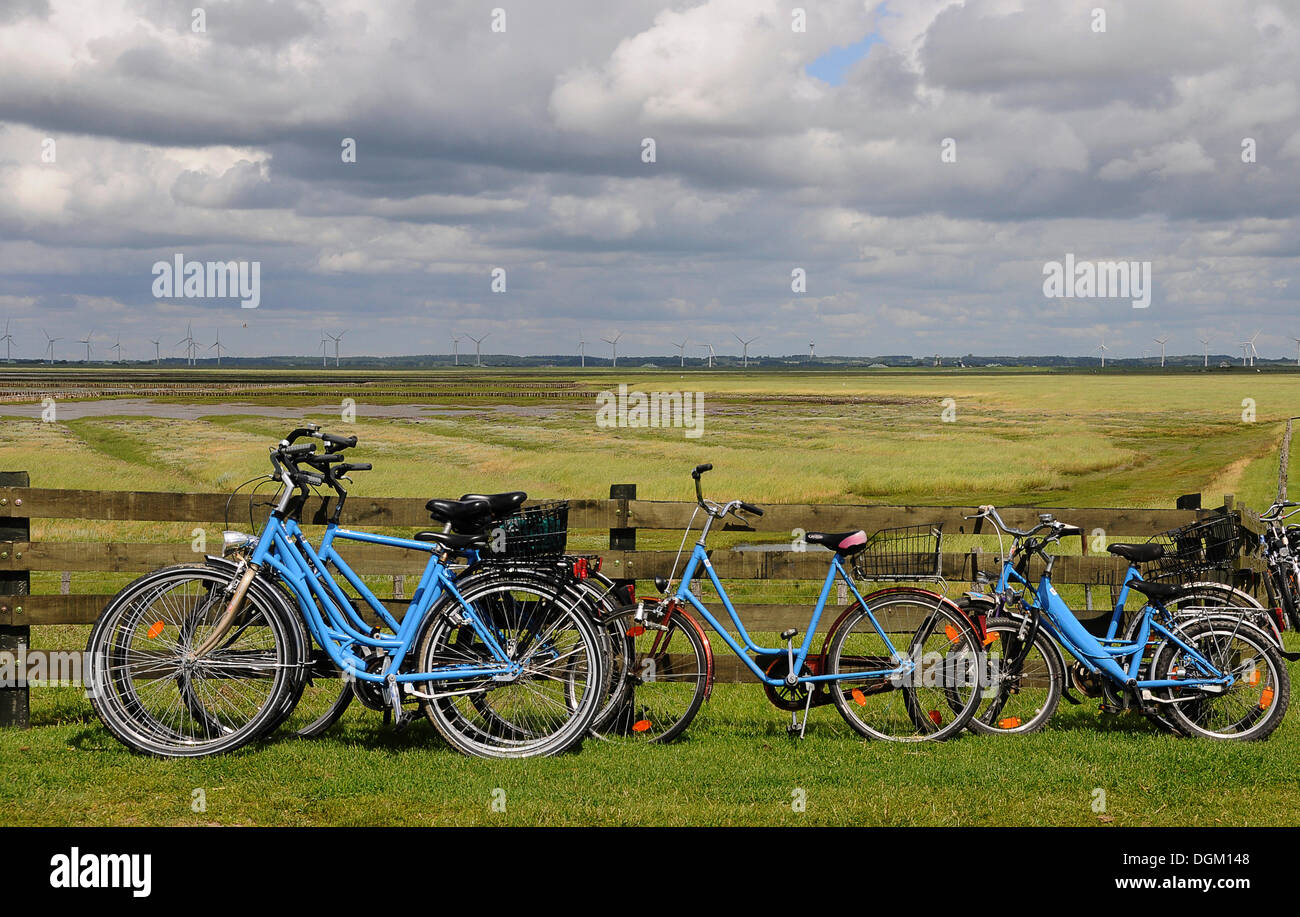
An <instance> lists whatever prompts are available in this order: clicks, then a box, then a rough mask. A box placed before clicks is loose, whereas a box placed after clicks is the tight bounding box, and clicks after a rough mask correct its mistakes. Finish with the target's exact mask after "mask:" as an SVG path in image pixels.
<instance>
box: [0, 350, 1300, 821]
mask: <svg viewBox="0 0 1300 917" xmlns="http://www.w3.org/2000/svg"><path fill="white" fill-rule="evenodd" d="M474 378H475V379H476V380H479V381H480V383H481V384H484V385H490V384H492V382H493V381H500V380H502V379H504V378H505V377H504V376H500V375H495V374H493V375H487V374H484V375H480V376H475V377H474ZM513 378H527V379H534V380H537V379H542V380H545V379H551V378H559V379H575V378H576V379H578V381H580V382H582V383H583V384H585V385H586V386H587V387H588V388H589V394H588V396H586V397H580V398H573V399H557V400H544V401H527V400H524V399H510V398H502V399H500V400H499V401H491V400H488V401H486V402H485V399H481V398H475V399H468V398H465V399H461V400H459V401H458V400H456V398H455V396H450V395H431V396H430V397H429V399H428V400H429V402H430V403H431V404H436V405H437V406H438V408H439V409H445V411H446V412H447V413H441V414H437V415H430V416H423V417H404V418H383V417H379V416H377V413H378V412H377V408H378V406H379V405H380V403H381V401H380V400H376V401H374V402H368V401H367V400H366V398H365V395H364V387H353V388H350V389H349V388H344V387H340V388H339V389H338V391H337V392H336V393H335V394H337V396H338V397H337V398H327V397H324V396H322V397H319V398H311V399H307V400H306V401H297V402H296V401H294V400H292V399H286V398H283V397H278V398H277V397H246V396H244V395H242V394H241V395H240V396H239V397H238V398H237V400H238V401H239V402H241V403H249V404H255V405H258V406H260V407H262V408H267V409H272V408H274V409H276V410H283V411H284V412H285V418H277V417H266V416H257V415H256V414H253V413H249V412H247V411H243V412H241V411H239V410H234V409H232V410H231V411H229V412H228V413H227V412H225V411H221V410H219V411H218V412H217V413H215V414H212V415H210V416H205V417H202V418H199V419H180V418H171V417H168V416H167V411H166V410H164V409H162V408H163V407H166V405H169V404H174V403H175V402H174V401H173V400H171V399H169V400H167V401H166V402H160V405H161V407H160V409H159V410H158V411H156V412H153V413H151V414H150V415H149V416H129V417H128V416H120V415H117V416H115V415H113V414H112V413H105V412H104V411H105V410H111V408H106V407H105V406H103V405H101V406H100V407H101V408H102V409H103V410H101V411H100V413H99V414H98V415H97V416H88V417H82V418H80V419H71V418H69V419H67V420H66V421H62V422H54V423H42V422H40V421H39V420H36V419H32V418H30V417H28V418H20V417H17V416H16V415H13V414H10V415H8V416H5V413H6V409H5V408H4V407H0V418H2V419H3V428H4V430H5V433H6V435H5V436H4V437H3V439H2V440H0V468H3V469H14V470H17V469H22V470H28V471H30V472H31V476H32V483H33V485H34V486H38V487H84V488H102V489H149V490H174V491H186V490H191V491H192V490H221V489H230V488H233V487H234V485H235V484H237V483H239V482H241V481H243V480H245V479H247V478H250V477H252V476H254V475H255V474H258V473H261V472H262V471H263V470H264V466H265V462H266V459H265V456H266V446H267V445H268V444H269V443H271V442H273V441H274V440H276V439H278V438H279V437H280V436H281V435H282V434H283V433H284V431H285V430H287V429H288V428H289V427H291V426H293V425H294V424H293V419H294V418H299V417H301V416H302V414H304V413H310V414H311V415H312V419H315V420H317V421H318V422H320V423H322V424H323V425H325V426H326V428H327V429H337V428H341V427H342V424H341V422H340V421H339V418H338V416H337V415H330V414H328V413H325V412H324V411H323V410H322V405H324V404H327V403H330V402H332V401H338V400H339V399H341V398H344V397H351V398H354V399H355V400H356V402H357V404H356V412H357V416H356V422H355V424H354V425H352V426H351V427H349V428H348V432H355V433H356V434H357V435H358V437H359V438H360V440H361V444H362V445H361V447H360V448H359V449H358V451H357V458H358V460H365V461H373V462H374V464H375V466H376V470H375V471H374V472H372V473H369V474H367V475H364V476H362V475H358V476H357V477H358V482H357V485H356V488H355V492H356V493H358V494H360V495H393V496H399V495H400V496H455V495H458V494H460V493H461V492H464V491H468V490H483V489H505V488H518V489H523V490H527V491H529V492H530V493H531V494H533V495H534V496H538V497H569V498H584V497H603V496H606V495H607V493H608V487H609V485H610V484H611V483H625V482H635V483H637V485H638V495H639V496H640V497H642V498H647V499H666V500H685V499H689V498H690V496H691V481H690V478H689V476H688V472H689V470H690V468H691V467H692V466H693V465H695V464H696V463H698V462H701V461H709V462H712V463H714V465H715V466H716V471H715V472H714V473H713V474H711V475H710V476H709V477H708V478H707V479H706V480H707V483H708V489H709V492H710V493H712V494H716V495H718V496H726V497H730V496H736V497H741V498H744V499H748V500H752V501H754V502H758V503H764V502H767V503H773V502H800V503H802V502H864V503H867V502H869V503H906V502H911V503H931V504H964V505H968V504H973V503H980V502H994V503H1014V502H1031V503H1038V504H1043V505H1061V506H1070V505H1073V506H1139V507H1172V505H1173V500H1174V497H1175V496H1176V495H1178V494H1182V493H1189V492H1196V491H1199V492H1201V493H1203V494H1204V500H1205V504H1206V505H1207V506H1208V505H1215V504H1217V503H1219V502H1220V501H1221V499H1222V496H1223V495H1224V494H1226V493H1231V494H1234V495H1235V496H1236V498H1237V499H1238V501H1240V502H1244V503H1246V504H1248V505H1250V506H1252V507H1255V508H1262V507H1263V506H1265V505H1267V503H1268V502H1269V500H1270V498H1271V496H1272V494H1273V491H1274V489H1275V488H1276V479H1277V448H1278V444H1279V441H1280V438H1281V435H1282V430H1283V423H1284V421H1285V419H1286V417H1288V416H1289V415H1291V414H1294V413H1300V376H1297V375H1292V374H1284V373H1267V374H1254V375H1247V374H1245V373H1231V374H1219V375H1215V374H1210V375H1202V374H1170V375H1167V376H1161V375H1155V374H1144V375H1140V376H1139V375H1131V376H1130V375H1109V374H1108V375H1104V376H1103V375H1094V374H1055V375H1046V374H1045V375H1037V374H1032V373H1015V372H1004V373H985V374H980V375H961V374H956V373H938V372H936V373H892V374H875V373H870V372H844V373H834V372H825V373H789V374H774V373H767V374H762V375H759V374H753V375H749V376H746V375H743V374H740V373H712V374H706V373H700V372H694V373H693V372H690V371H687V372H685V373H678V372H669V371H662V370H661V371H650V370H631V371H629V372H627V373H623V372H622V371H620V373H619V375H618V376H615V375H613V374H612V373H610V372H608V371H604V372H593V373H591V374H590V376H582V377H578V376H576V375H575V374H573V373H571V372H563V373H550V374H547V373H542V372H533V373H521V374H517V375H516V376H515V377H513ZM620 381H622V382H626V383H628V385H629V387H630V388H632V389H639V390H642V391H654V390H674V389H680V390H688V391H696V390H702V391H704V392H705V406H706V415H705V426H704V434H703V435H702V436H701V437H700V438H699V439H690V438H687V437H685V436H683V432H682V430H680V429H672V428H668V429H644V430H630V429H607V428H600V427H598V426H597V425H596V423H595V401H594V394H595V392H597V391H600V390H601V389H603V388H606V387H611V386H613V385H616V384H617V383H618V382H620ZM792 396H797V397H792ZM949 398H951V399H953V404H955V411H956V419H955V422H952V423H947V422H944V421H943V420H942V419H941V414H942V412H943V411H944V407H945V405H944V403H943V402H944V399H949ZM1246 399H1250V400H1251V401H1252V402H1253V405H1254V411H1255V414H1254V419H1253V420H1246V419H1244V418H1243V410H1245V408H1244V407H1243V401H1245V400H1246ZM34 400H39V395H37V396H36V397H35V398H34ZM210 401H211V399H208V400H207V402H205V403H210ZM1248 404H1249V402H1248ZM308 409H310V410H308ZM368 410H369V411H370V412H371V413H368ZM300 412H301V413H300ZM67 413H72V412H71V411H68V412H67ZM1297 449H1300V446H1297ZM1298 469H1300V460H1296V459H1295V458H1294V455H1293V460H1292V467H1291V473H1292V474H1293V475H1294V474H1296V473H1297V470H1298ZM1066 521H1069V520H1066ZM32 529H33V532H32V534H33V539H34V540H52V539H65V540H74V541H87V540H94V539H97V538H104V539H110V538H111V539H113V540H121V541H132V540H136V541H144V540H157V541H164V540H169V539H174V538H184V539H185V540H187V541H188V540H189V537H190V534H189V533H190V529H191V527H190V526H181V525H165V524H149V523H132V524H125V523H107V522H97V521H75V520H73V521H58V522H54V521H48V522H47V521H42V520H36V521H33V524H32ZM603 538H604V535H603V533H598V532H587V533H576V534H575V535H574V537H573V538H572V539H571V543H572V544H573V545H574V546H575V547H578V548H582V549H597V548H600V547H602V546H603ZM679 538H680V535H679V534H674V533H670V532H663V533H649V532H646V533H642V534H641V536H640V537H639V539H638V546H640V547H669V546H671V547H675V546H676V544H677V541H678V539H679ZM57 578H58V574H57V573H48V574H38V575H35V576H34V577H33V589H34V591H57V588H58V584H57ZM129 578H130V577H128V576H124V575H117V576H115V575H112V574H109V575H97V574H88V573H79V574H74V577H73V590H74V591H77V592H103V591H109V590H110V589H111V588H114V587H116V586H117V585H120V584H121V583H122V582H124V581H125V580H127V579H129ZM84 633H85V628H73V627H66V628H65V627H59V628H54V627H51V628H37V629H36V631H35V633H34V637H33V642H34V645H35V646H38V647H41V646H43V647H68V646H72V645H76V644H77V643H78V641H82V642H84ZM714 645H715V650H719V651H721V650H723V649H724V648H723V647H721V641H720V640H717V639H715V640H714ZM1292 648H1295V647H1294V646H1293V647H1292ZM1292 674H1293V678H1300V671H1296V670H1294V669H1293V673H1292ZM787 716H788V715H787V714H783V713H782V712H780V711H778V710H776V709H775V708H773V707H771V706H770V705H768V703H767V702H766V700H765V698H764V697H763V694H762V692H761V690H760V689H759V688H758V687H757V686H753V685H720V686H718V688H717V690H716V692H715V694H714V697H713V699H712V700H711V701H710V703H709V704H708V705H707V706H706V707H705V708H704V710H703V711H702V713H701V715H700V716H699V718H698V719H697V720H696V722H695V724H694V725H693V726H692V728H691V730H690V731H689V732H688V733H687V737H686V738H685V740H684V741H682V742H680V743H678V744H675V745H672V746H668V747H662V748H659V747H654V748H638V747H628V746H625V745H609V744H604V743H600V742H595V741H589V742H587V743H586V745H585V746H584V748H583V749H582V750H581V752H579V753H577V754H571V755H566V756H563V757H560V758H555V759H547V760H532V761H523V762H488V761H480V760H471V759H467V758H464V757H462V756H460V755H458V754H456V753H454V752H452V751H450V750H449V749H447V748H446V747H445V746H444V745H443V744H442V743H441V742H440V741H439V739H438V738H437V737H436V735H435V733H434V731H433V729H432V728H431V727H430V726H429V725H428V724H425V723H419V724H416V725H415V726H414V727H412V728H411V729H410V730H409V731H407V732H404V733H401V734H394V733H393V732H392V731H390V730H387V729H385V728H384V727H383V726H382V725H381V722H380V715H379V714H377V713H373V712H369V711H362V710H356V709H354V710H353V711H350V713H349V715H348V717H347V718H346V719H345V721H344V723H343V724H341V725H340V727H338V728H336V730H335V731H334V732H332V733H330V734H328V735H327V736H325V737H324V738H322V739H320V740H317V741H315V742H300V741H294V740H287V739H285V740H275V741H271V742H267V743H264V744H261V745H259V746H256V747H252V748H246V749H244V750H241V751H240V752H237V753H235V754H233V755H230V756H227V757H223V758H217V759H210V760H202V761H191V762H172V761H154V760H148V759H144V758H140V757H137V756H134V755H131V754H130V753H128V752H127V751H126V750H125V749H124V748H122V747H121V746H120V745H119V744H118V743H117V742H116V741H115V740H114V739H113V738H112V737H111V736H110V735H109V734H108V733H107V732H106V731H105V730H104V729H102V728H101V727H100V726H99V725H98V722H97V720H96V719H95V718H94V716H93V714H92V713H91V711H90V707H89V704H88V703H87V702H86V701H85V699H84V698H83V697H82V696H81V693H80V692H79V690H77V689H72V688H44V689H42V688H38V689H34V690H33V693H32V719H33V723H34V728H33V729H31V730H28V731H24V732H18V731H7V732H3V733H0V823H4V824H60V825H83V824H95V825H99V824H112V825H115V824H123V825H136V824H144V825H155V824H167V825H170V824H178V825H188V824H267V825H305V824H388V823H392V824H509V825H525V824H592V823H594V824H637V825H643V824H645V825H649V824H669V825H686V824H691V825H721V824H726V825H735V824H764V825H765V824H800V825H802V824H808V825H811V824H885V825H965V824H1013V825H1021V824H1033V825H1089V824H1119V825H1286V824H1296V823H1297V818H1296V816H1295V814H1294V813H1295V812H1296V811H1297V806H1298V805H1300V777H1297V776H1296V775H1297V774H1300V768H1297V766H1296V765H1297V764H1298V763H1300V761H1297V759H1298V758H1300V744H1298V743H1297V739H1298V738H1300V735H1298V729H1297V726H1296V724H1295V717H1296V715H1295V714H1294V713H1292V714H1290V715H1289V716H1288V718H1287V721H1286V722H1285V723H1284V724H1283V726H1282V728H1281V729H1279V730H1278V731H1277V732H1276V733H1275V734H1274V735H1273V737H1272V738H1271V739H1270V740H1269V741H1267V742H1265V743H1257V744H1250V745H1227V744H1211V743H1207V742H1198V741H1193V740H1188V739H1177V738H1174V737H1172V736H1169V735H1166V734H1163V733H1161V732H1158V731H1156V730H1155V729H1154V728H1153V727H1151V726H1149V725H1148V724H1147V723H1146V722H1145V721H1144V720H1142V719H1141V718H1139V717H1136V716H1120V717H1113V716H1101V715H1099V713H1098V711H1097V705H1096V702H1095V701H1092V702H1088V703H1087V704H1085V705H1084V706H1082V707H1077V708H1076V707H1069V706H1068V705H1066V704H1064V703H1063V704H1062V709H1061V711H1060V712H1059V713H1058V715H1057V718H1056V719H1055V720H1054V721H1053V722H1052V724H1051V725H1050V727H1049V728H1048V730H1047V731H1045V732H1044V733H1042V734H1040V735H1036V736H1030V737H1024V738H1005V739H993V738H976V737H973V736H966V737H963V738H961V739H960V740H957V741H953V742H950V743H945V744H941V745H926V746H899V745H890V744H884V743H869V742H865V741H863V740H861V739H858V738H857V737H856V736H855V735H854V734H852V733H850V731H849V730H848V728H847V727H846V726H845V725H844V724H843V723H842V722H841V721H840V720H839V717H838V714H836V712H835V711H834V708H832V707H826V708H821V709H818V710H816V711H814V713H813V716H812V719H811V721H810V726H809V731H808V736H807V738H805V739H804V740H803V741H802V742H799V741H794V740H791V739H789V738H788V737H787V736H786V733H785V724H786V722H788V720H787V719H785V717H787ZM498 789H500V790H503V791H504V794H505V795H504V798H505V811H504V812H498V811H494V809H493V806H492V803H493V801H494V799H498V800H499V799H500V798H501V794H500V793H496V794H495V795H494V791H496V790H498ZM196 790H202V791H203V793H202V796H203V798H204V800H205V802H206V810H205V811H197V812H196V811H193V808H192V802H193V800H194V795H195V791H196ZM1098 790H1100V791H1104V796H1105V800H1104V803H1105V804H1104V811H1097V810H1096V808H1097V807H1098V805H1099V802H1100V799H1101V796H1100V794H1099V793H1098V792H1097V791H1098ZM797 791H802V798H804V799H805V800H806V808H805V810H804V811H802V812H800V811H795V808H794V807H793V806H792V803H793V802H794V801H795V800H796V798H799V797H800V795H801V794H800V793H798V792H797Z"/></svg>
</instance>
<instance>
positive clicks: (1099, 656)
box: [996, 558, 1234, 689]
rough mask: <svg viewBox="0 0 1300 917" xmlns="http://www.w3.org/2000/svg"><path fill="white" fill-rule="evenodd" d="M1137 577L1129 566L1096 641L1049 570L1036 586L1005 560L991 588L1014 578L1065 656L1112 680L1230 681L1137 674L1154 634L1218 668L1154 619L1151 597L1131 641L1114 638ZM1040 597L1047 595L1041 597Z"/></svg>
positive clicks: (1149, 684) (1154, 684) (1227, 680)
mask: <svg viewBox="0 0 1300 917" xmlns="http://www.w3.org/2000/svg"><path fill="white" fill-rule="evenodd" d="M1141 579H1142V575H1141V574H1140V573H1139V572H1138V570H1137V568H1136V567H1133V566H1130V567H1129V569H1128V573H1127V574H1126V575H1125V577H1124V583H1123V585H1122V586H1121V587H1120V593H1119V598H1118V599H1117V600H1116V602H1115V610H1114V612H1113V613H1112V615H1111V620H1110V625H1109V627H1108V628H1107V631H1106V636H1105V637H1104V638H1102V639H1100V640H1099V639H1098V638H1097V637H1095V636H1093V635H1092V634H1091V633H1089V632H1088V630H1087V629H1086V628H1085V627H1084V626H1083V624H1081V623H1080V621H1079V619H1078V618H1077V617H1075V614H1074V612H1073V611H1071V610H1070V606H1068V605H1067V604H1065V601H1064V600H1063V599H1062V598H1061V597H1060V595H1058V594H1057V592H1056V587H1055V586H1053V585H1052V580H1051V574H1050V571H1044V572H1043V575H1042V577H1041V578H1040V580H1039V584H1038V586H1037V587H1036V588H1035V587H1034V586H1033V585H1031V584H1030V582H1029V581H1028V580H1027V579H1026V578H1025V577H1024V576H1022V575H1021V574H1020V572H1019V571H1018V570H1017V569H1016V567H1015V562H1014V560H1012V559H1011V558H1007V559H1006V560H1004V561H1003V564H1002V574H1001V576H999V577H998V583H997V587H996V589H997V593H998V594H999V595H1004V594H1005V593H1006V592H1007V589H1008V587H1009V586H1010V584H1011V583H1012V582H1013V581H1014V582H1016V583H1018V584H1019V585H1021V586H1023V587H1024V591H1023V592H1021V594H1020V601H1021V602H1022V603H1023V604H1024V605H1025V607H1026V608H1028V609H1030V610H1031V611H1035V612H1038V613H1039V614H1040V621H1041V625H1042V626H1043V627H1044V628H1046V629H1047V632H1048V634H1049V635H1051V636H1052V637H1053V638H1054V639H1055V640H1056V641H1057V643H1059V644H1060V645H1061V646H1063V647H1065V648H1066V649H1067V650H1069V652H1070V654H1071V655H1072V656H1074V658H1075V659H1077V660H1078V661H1079V662H1080V663H1081V664H1082V665H1083V666H1084V668H1086V669H1087V670H1088V671H1089V672H1091V673H1093V674H1096V673H1098V672H1100V673H1103V674H1104V675H1105V676H1106V677H1107V678H1109V679H1110V680H1111V681H1112V682H1114V683H1115V684H1118V685H1125V686H1129V687H1133V688H1139V689H1141V688H1171V687H1195V686H1197V685H1230V684H1232V682H1233V681H1234V679H1233V677H1232V676H1231V675H1223V674H1218V675H1217V676H1216V677H1213V678H1184V679H1178V680H1173V679H1139V678H1138V671H1139V669H1140V668H1141V667H1142V657H1143V653H1144V650H1145V649H1146V646H1147V643H1148V641H1149V640H1150V639H1151V638H1152V636H1153V635H1158V636H1160V637H1163V638H1164V639H1166V640H1170V641H1172V642H1173V643H1174V644H1175V645H1176V646H1178V647H1179V648H1180V649H1181V650H1182V651H1183V652H1185V653H1187V654H1188V656H1189V658H1191V659H1192V660H1193V661H1194V662H1195V663H1196V664H1197V665H1198V666H1205V669H1204V671H1208V672H1215V673H1218V671H1219V670H1218V669H1217V668H1216V667H1215V666H1214V665H1212V664H1211V663H1210V662H1209V660H1207V659H1206V658H1205V657H1204V656H1202V655H1201V654H1200V653H1198V652H1197V651H1196V650H1195V649H1194V648H1192V647H1190V646H1188V645H1187V644H1186V643H1185V642H1184V641H1183V640H1181V639H1180V638H1179V637H1178V635H1177V634H1176V633H1175V632H1174V631H1172V630H1170V629H1169V628H1167V627H1165V625H1164V624H1162V623H1161V622H1160V621H1158V620H1156V619H1155V613H1156V610H1157V609H1156V607H1155V606H1153V605H1152V604H1151V602H1150V601H1148V602H1146V603H1145V604H1144V605H1143V606H1142V611H1141V614H1142V620H1141V624H1140V625H1139V627H1138V631H1137V634H1136V639H1135V640H1134V641H1133V642H1132V643H1126V642H1124V641H1122V640H1118V639H1116V636H1115V634H1116V631H1117V630H1118V628H1119V622H1120V617H1121V615H1122V612H1123V609H1124V604H1125V602H1126V601H1127V600H1128V594H1129V583H1131V582H1133V581H1134V580H1141ZM1044 596H1045V597H1046V599H1045V600H1044ZM1124 659H1127V660H1128V668H1127V669H1125V668H1123V667H1122V666H1121V665H1120V664H1119V661H1120V660H1124Z"/></svg>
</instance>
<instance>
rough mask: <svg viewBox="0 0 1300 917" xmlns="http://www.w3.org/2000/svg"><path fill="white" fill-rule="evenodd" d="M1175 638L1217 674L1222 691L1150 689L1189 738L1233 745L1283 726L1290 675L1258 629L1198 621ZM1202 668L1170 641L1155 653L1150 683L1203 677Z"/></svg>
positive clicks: (1205, 672)
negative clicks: (1223, 681)
mask: <svg viewBox="0 0 1300 917" xmlns="http://www.w3.org/2000/svg"><path fill="white" fill-rule="evenodd" d="M1177 635H1178V637H1179V638H1180V639H1181V640H1182V641H1183V642H1184V643H1186V644H1187V645H1188V646H1189V647H1191V648H1192V649H1195V650H1196V652H1197V653H1199V654H1200V655H1201V656H1203V657H1204V658H1205V659H1206V660H1207V661H1208V662H1209V663H1210V665H1212V666H1214V668H1216V669H1217V670H1218V671H1219V672H1220V673H1222V674H1225V675H1227V674H1230V675H1232V676H1233V679H1234V680H1233V682H1232V684H1230V685H1228V686H1227V687H1226V688H1214V689H1210V688H1203V687H1197V686H1189V687H1186V688H1181V687H1172V688H1161V689H1155V690H1154V691H1153V692H1152V693H1153V694H1155V695H1156V696H1157V697H1158V698H1160V699H1161V700H1164V701H1166V702H1167V703H1165V704H1162V705H1161V706H1162V707H1165V708H1166V709H1167V710H1168V711H1169V716H1170V718H1171V719H1172V720H1173V721H1174V723H1176V724H1177V726H1178V727H1179V729H1180V730H1181V731H1182V732H1183V733H1185V734H1186V735H1189V736H1201V737H1203V738H1208V739H1221V740H1232V741H1252V740H1255V739H1263V738H1266V737H1267V736H1268V735H1269V734H1270V733H1271V732H1273V730H1274V729H1276V728H1277V727H1278V725H1279V724H1280V723H1281V722H1282V718H1283V717H1284V716H1285V715H1286V709H1287V707H1288V705H1289V704H1290V702H1291V676H1290V673H1289V672H1288V671H1287V667H1286V664H1285V663H1284V662H1283V660H1282V657H1281V655H1280V654H1279V653H1278V651H1277V648H1276V647H1274V646H1273V644H1272V642H1271V641H1270V640H1269V639H1268V637H1267V636H1266V635H1265V634H1264V633H1262V632H1261V631H1259V630H1258V629H1256V628H1254V627H1251V626H1250V625H1248V624H1245V623H1243V622H1241V621H1232V620H1223V619H1219V620H1212V621H1197V622H1194V623H1192V624H1190V625H1188V626H1187V627H1185V628H1183V629H1182V630H1181V631H1179V632H1178V633H1177ZM1212 675H1213V672H1212V671H1210V670H1208V669H1207V667H1206V666H1204V665H1203V664H1201V663H1198V662H1197V660H1196V659H1195V658H1194V657H1193V656H1192V655H1191V654H1190V653H1188V652H1187V651H1186V650H1184V649H1182V648H1181V647H1179V646H1177V645H1176V644H1175V643H1174V642H1173V641H1172V640H1166V641H1165V642H1164V643H1163V644H1162V645H1161V646H1160V648H1159V649H1158V650H1157V651H1156V656H1155V660H1154V662H1153V663H1152V665H1151V678H1152V679H1175V680H1177V679H1185V678H1205V677H1210V676H1212Z"/></svg>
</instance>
